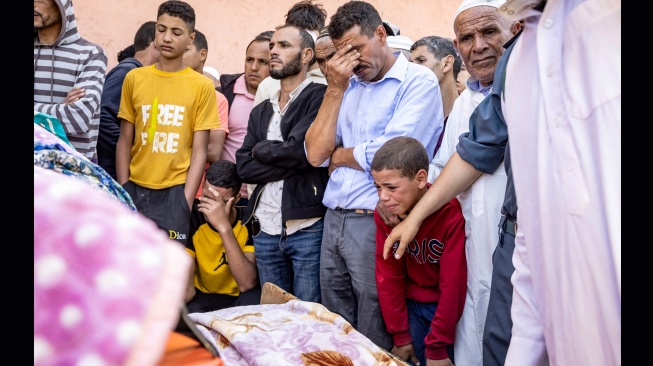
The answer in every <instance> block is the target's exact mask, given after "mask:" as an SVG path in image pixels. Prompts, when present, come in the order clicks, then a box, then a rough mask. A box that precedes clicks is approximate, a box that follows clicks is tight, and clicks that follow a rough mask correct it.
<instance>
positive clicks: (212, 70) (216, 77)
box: [202, 66, 220, 80]
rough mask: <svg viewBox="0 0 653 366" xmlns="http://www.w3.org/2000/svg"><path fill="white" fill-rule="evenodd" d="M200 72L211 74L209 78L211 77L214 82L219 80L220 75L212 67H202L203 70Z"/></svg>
mask: <svg viewBox="0 0 653 366" xmlns="http://www.w3.org/2000/svg"><path fill="white" fill-rule="evenodd" d="M202 71H204V72H205V73H207V74H211V76H213V77H214V78H215V80H220V73H219V72H218V70H216V69H215V68H214V67H211V66H204V68H202Z"/></svg>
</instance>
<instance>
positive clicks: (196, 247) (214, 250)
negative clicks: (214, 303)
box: [186, 208, 254, 296]
mask: <svg viewBox="0 0 653 366" xmlns="http://www.w3.org/2000/svg"><path fill="white" fill-rule="evenodd" d="M237 211H238V217H237V218H236V220H235V221H236V222H235V223H234V224H233V225H232V229H233V232H234V236H235V237H236V240H237V241H238V244H239V245H240V248H241V249H242V251H243V253H254V243H253V242H252V240H251V238H250V236H249V232H248V230H247V228H246V227H245V226H244V225H243V224H242V221H241V220H242V217H241V216H242V210H241V209H239V208H237ZM193 214H194V215H196V216H195V220H191V225H192V226H195V227H191V233H193V234H192V235H191V237H190V240H188V242H187V243H186V251H187V252H188V253H189V254H190V255H191V257H193V259H194V260H195V265H196V269H195V287H196V288H197V289H199V290H200V291H202V292H204V293H206V294H224V295H231V296H239V295H240V290H239V289H238V284H237V283H236V280H235V279H234V276H233V275H232V274H231V269H230V267H229V258H227V253H226V252H225V250H224V245H223V244H222V237H221V236H220V233H219V232H217V231H216V230H213V228H211V226H210V225H209V223H208V222H206V219H204V215H203V214H202V213H199V212H197V210H193Z"/></svg>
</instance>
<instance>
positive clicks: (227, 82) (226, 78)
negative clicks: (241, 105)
mask: <svg viewBox="0 0 653 366" xmlns="http://www.w3.org/2000/svg"><path fill="white" fill-rule="evenodd" d="M242 74H243V73H240V74H227V75H225V74H221V75H220V86H218V87H216V88H215V90H217V91H219V92H220V93H222V94H224V96H225V97H227V102H229V110H231V103H233V101H234V96H235V94H234V85H235V84H236V80H237V79H238V78H239V77H240V76H241V75H242Z"/></svg>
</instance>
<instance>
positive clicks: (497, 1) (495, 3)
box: [453, 0, 506, 21]
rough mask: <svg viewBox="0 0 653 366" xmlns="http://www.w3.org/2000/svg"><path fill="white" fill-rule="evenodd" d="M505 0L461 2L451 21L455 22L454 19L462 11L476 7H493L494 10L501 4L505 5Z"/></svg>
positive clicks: (469, 0) (468, 0)
mask: <svg viewBox="0 0 653 366" xmlns="http://www.w3.org/2000/svg"><path fill="white" fill-rule="evenodd" d="M505 2H506V0H463V2H462V4H460V6H459V7H458V10H456V14H455V15H454V16H453V20H454V21H455V20H456V18H458V14H460V13H462V12H463V11H465V10H467V9H469V8H473V7H476V6H493V7H495V8H498V7H499V6H501V4H503V3H505Z"/></svg>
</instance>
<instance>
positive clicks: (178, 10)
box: [156, 0, 195, 33]
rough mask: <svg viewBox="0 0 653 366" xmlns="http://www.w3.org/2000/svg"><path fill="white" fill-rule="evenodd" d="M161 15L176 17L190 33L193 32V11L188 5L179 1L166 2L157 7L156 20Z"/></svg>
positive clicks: (170, 0)
mask: <svg viewBox="0 0 653 366" xmlns="http://www.w3.org/2000/svg"><path fill="white" fill-rule="evenodd" d="M163 14H167V15H170V16H173V17H177V18H179V19H181V20H183V21H184V23H186V26H188V29H189V31H190V33H193V32H194V31H195V9H193V7H192V6H190V4H188V3H187V2H184V1H181V0H168V1H165V2H163V3H161V5H159V10H158V11H157V13H156V18H157V19H159V17H160V16H161V15H163Z"/></svg>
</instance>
